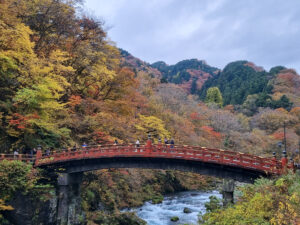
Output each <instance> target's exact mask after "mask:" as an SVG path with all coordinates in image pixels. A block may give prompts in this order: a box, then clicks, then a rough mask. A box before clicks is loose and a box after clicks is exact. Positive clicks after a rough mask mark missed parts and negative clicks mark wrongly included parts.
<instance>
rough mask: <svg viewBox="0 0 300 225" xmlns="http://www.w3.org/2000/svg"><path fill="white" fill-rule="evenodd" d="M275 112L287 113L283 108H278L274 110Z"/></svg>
mask: <svg viewBox="0 0 300 225" xmlns="http://www.w3.org/2000/svg"><path fill="white" fill-rule="evenodd" d="M275 111H277V112H281V113H288V111H287V110H286V109H284V108H278V109H275Z"/></svg>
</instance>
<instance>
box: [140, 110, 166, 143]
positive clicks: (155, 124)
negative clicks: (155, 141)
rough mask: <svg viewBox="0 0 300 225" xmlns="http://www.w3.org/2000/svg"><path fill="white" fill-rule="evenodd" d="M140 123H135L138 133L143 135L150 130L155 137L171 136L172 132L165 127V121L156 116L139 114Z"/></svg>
mask: <svg viewBox="0 0 300 225" xmlns="http://www.w3.org/2000/svg"><path fill="white" fill-rule="evenodd" d="M139 120H140V121H139V123H138V124H136V125H135V128H136V129H137V131H138V134H139V135H140V136H141V137H143V136H145V134H146V133H148V132H150V133H151V134H152V135H153V136H154V137H161V138H164V137H166V138H170V137H171V134H170V132H169V131H168V130H167V129H166V128H165V123H164V121H162V120H161V119H159V118H157V117H155V116H144V115H141V114H140V115H139Z"/></svg>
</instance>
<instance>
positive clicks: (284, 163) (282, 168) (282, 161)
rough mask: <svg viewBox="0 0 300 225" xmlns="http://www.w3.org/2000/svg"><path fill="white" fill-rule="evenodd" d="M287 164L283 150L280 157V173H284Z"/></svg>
mask: <svg viewBox="0 0 300 225" xmlns="http://www.w3.org/2000/svg"><path fill="white" fill-rule="evenodd" d="M287 165H288V159H287V156H286V151H283V152H282V158H281V173H282V174H284V173H286V170H287Z"/></svg>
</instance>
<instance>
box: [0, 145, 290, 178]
mask: <svg viewBox="0 0 300 225" xmlns="http://www.w3.org/2000/svg"><path fill="white" fill-rule="evenodd" d="M0 159H2V160H3V159H8V160H12V159H17V160H22V161H33V159H32V158H29V157H26V156H25V155H18V156H17V157H16V156H13V155H5V154H2V155H1V158H0ZM34 166H35V167H44V168H45V167H46V168H50V169H51V168H52V169H55V168H63V169H65V171H66V172H67V173H79V172H85V171H90V170H97V169H103V168H152V169H177V170H183V171H190V172H196V173H200V174H203V175H212V176H217V177H223V178H226V177H229V178H233V179H235V180H240V181H249V180H253V179H255V178H257V177H259V176H272V175H280V174H282V173H284V172H285V171H286V170H287V169H294V163H293V162H290V163H288V160H287V158H286V157H283V158H282V159H281V160H280V161H279V160H277V159H276V158H275V156H274V157H273V158H263V157H259V156H255V155H250V154H245V153H240V152H234V151H227V150H222V149H212V148H206V147H198V146H185V145H183V146H171V145H163V144H156V145H152V143H151V141H150V140H148V141H147V144H146V145H142V146H140V147H136V146H135V145H127V146H124V145H105V146H90V147H86V148H82V149H76V150H75V149H72V150H67V151H57V152H52V153H51V154H48V155H46V154H45V153H42V152H41V151H38V152H37V154H36V157H35V160H34Z"/></svg>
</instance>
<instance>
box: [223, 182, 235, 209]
mask: <svg viewBox="0 0 300 225" xmlns="http://www.w3.org/2000/svg"><path fill="white" fill-rule="evenodd" d="M234 186H235V185H234V180H231V179H223V185H222V195H223V206H224V207H226V206H227V205H229V204H233V192H234Z"/></svg>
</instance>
